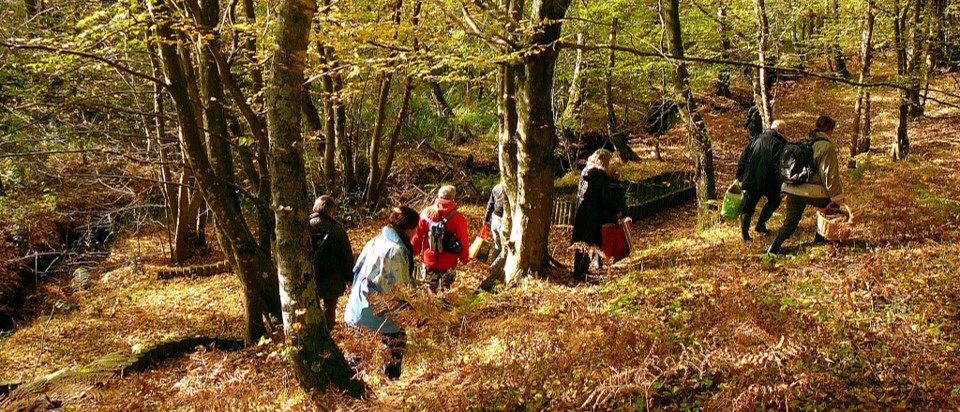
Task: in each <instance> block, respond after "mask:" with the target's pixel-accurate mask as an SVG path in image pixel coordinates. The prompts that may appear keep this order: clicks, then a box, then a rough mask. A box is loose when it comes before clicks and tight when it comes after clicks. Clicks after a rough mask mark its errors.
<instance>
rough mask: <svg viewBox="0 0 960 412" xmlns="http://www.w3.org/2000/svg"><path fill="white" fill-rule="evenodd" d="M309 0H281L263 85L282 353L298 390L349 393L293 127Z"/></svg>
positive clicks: (351, 383) (355, 386)
mask: <svg viewBox="0 0 960 412" xmlns="http://www.w3.org/2000/svg"><path fill="white" fill-rule="evenodd" d="M316 6H317V4H316V1H313V0H284V1H282V2H280V4H279V8H278V17H277V23H276V28H275V34H274V36H275V37H274V39H273V41H272V44H273V48H274V54H273V61H272V68H271V73H270V77H269V80H268V84H267V90H266V91H267V102H266V103H267V131H268V136H269V139H270V150H269V152H268V159H267V164H268V166H269V170H270V175H271V176H274V179H273V184H272V189H273V204H272V208H273V210H274V213H275V215H276V222H277V226H276V236H277V277H278V278H279V281H280V301H281V304H282V311H283V330H284V334H285V336H286V343H287V345H289V351H288V353H289V356H290V358H291V361H292V363H293V366H294V372H295V374H296V376H297V379H298V380H299V381H300V385H301V386H302V387H303V388H304V389H305V390H311V389H321V390H322V389H323V388H325V387H326V386H327V385H328V384H330V383H333V384H335V385H337V386H338V387H340V388H342V389H344V390H347V391H349V392H350V393H351V394H353V395H354V396H360V395H362V393H363V386H362V384H361V383H359V382H357V381H355V380H353V370H352V369H351V368H350V366H349V365H347V362H346V360H345V359H344V358H343V354H342V353H341V352H340V349H339V348H338V347H337V345H336V343H335V342H334V341H333V338H332V337H331V336H330V331H329V330H328V328H327V325H326V324H325V321H324V315H323V311H322V310H321V309H320V302H319V300H318V298H317V289H316V288H317V283H316V279H315V277H314V276H312V273H313V265H312V263H311V261H310V247H311V244H310V234H309V225H308V223H307V219H308V218H307V216H308V214H309V212H310V202H309V200H308V198H307V180H306V170H305V164H304V158H303V150H304V147H303V145H304V141H303V136H302V135H301V133H300V120H301V115H300V104H301V102H302V93H303V83H304V78H303V72H304V66H305V63H306V52H307V42H308V41H309V36H310V26H311V21H312V19H313V14H314V10H315V9H316Z"/></svg>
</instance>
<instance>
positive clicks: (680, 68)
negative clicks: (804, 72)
mask: <svg viewBox="0 0 960 412" xmlns="http://www.w3.org/2000/svg"><path fill="white" fill-rule="evenodd" d="M757 3H758V4H759V5H760V6H759V7H758V15H763V14H764V13H761V12H762V10H763V8H762V7H763V0H757ZM663 8H664V9H663V10H661V13H662V18H663V26H664V31H666V33H665V34H666V37H667V41H668V42H669V45H670V54H671V55H672V56H673V57H675V58H677V59H683V58H684V49H683V34H682V33H681V30H680V11H679V5H678V0H666V1H664V2H663ZM764 20H765V18H764ZM763 48H764V47H761V50H762V49H763ZM762 54H763V53H762V52H761V61H762V59H763V57H762ZM673 64H674V72H673V88H674V93H675V94H676V99H677V104H678V105H679V106H680V114H681V116H683V118H684V121H685V122H686V124H687V131H688V133H689V134H690V142H691V144H692V146H693V149H694V151H695V153H696V156H697V169H696V172H695V174H694V181H695V183H696V185H697V200H698V201H699V204H700V208H699V209H700V218H701V221H705V219H706V218H707V216H708V215H709V213H710V212H709V210H707V203H706V201H707V200H711V199H716V183H715V181H714V171H713V147H712V143H711V142H710V136H709V135H707V129H706V126H705V125H704V123H703V118H702V117H701V116H700V111H699V110H698V109H697V105H696V102H694V100H693V93H692V92H691V91H690V81H689V75H688V74H687V66H686V63H684V62H683V61H682V60H674V61H673ZM762 77H763V75H762V74H761V79H762ZM762 83H763V82H762V81H761V84H762Z"/></svg>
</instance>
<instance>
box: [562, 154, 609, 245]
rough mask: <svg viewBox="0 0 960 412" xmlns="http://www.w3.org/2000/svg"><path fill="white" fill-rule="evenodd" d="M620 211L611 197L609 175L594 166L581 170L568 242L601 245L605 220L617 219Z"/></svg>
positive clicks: (606, 221)
mask: <svg viewBox="0 0 960 412" xmlns="http://www.w3.org/2000/svg"><path fill="white" fill-rule="evenodd" d="M618 212H620V210H618V207H617V202H616V201H615V200H614V198H613V191H612V190H611V179H610V175H609V174H607V172H606V171H604V170H601V169H596V168H587V169H583V172H582V173H580V184H579V185H577V210H576V212H575V214H574V217H573V236H572V239H571V241H570V243H576V242H584V243H586V244H588V245H594V246H600V245H601V242H602V235H601V228H602V227H603V224H604V223H610V222H613V221H616V219H617V213H618Z"/></svg>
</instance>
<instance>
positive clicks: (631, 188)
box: [550, 172, 697, 226]
mask: <svg viewBox="0 0 960 412" xmlns="http://www.w3.org/2000/svg"><path fill="white" fill-rule="evenodd" d="M621 185H623V186H624V189H625V191H626V197H627V208H628V213H629V215H630V217H631V218H632V219H643V218H646V217H650V216H653V215H655V214H657V213H659V212H662V211H664V210H667V209H671V208H673V207H676V206H677V205H679V204H681V203H683V202H686V201H688V200H692V199H695V198H696V195H697V192H696V186H694V184H693V174H692V173H689V172H666V173H663V174H659V175H656V176H653V177H651V178H648V179H644V180H641V181H639V182H629V181H627V182H621ZM575 209H576V205H575V201H570V200H557V201H554V202H553V215H552V217H551V220H550V221H551V224H553V225H557V226H571V225H573V216H574V213H575Z"/></svg>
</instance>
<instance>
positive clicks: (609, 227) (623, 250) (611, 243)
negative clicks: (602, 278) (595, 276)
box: [600, 223, 631, 263]
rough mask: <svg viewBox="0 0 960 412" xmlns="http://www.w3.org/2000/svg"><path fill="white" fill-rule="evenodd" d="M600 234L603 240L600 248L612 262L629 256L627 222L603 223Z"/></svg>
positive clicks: (628, 228)
mask: <svg viewBox="0 0 960 412" xmlns="http://www.w3.org/2000/svg"><path fill="white" fill-rule="evenodd" d="M600 230H601V236H603V240H602V243H601V247H600V249H601V250H603V254H605V255H607V257H608V258H610V259H613V262H614V263H616V262H619V261H621V260H623V259H624V258H626V257H627V256H630V246H631V245H630V226H629V223H608V224H605V225H603V227H602V228H601V229H600Z"/></svg>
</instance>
